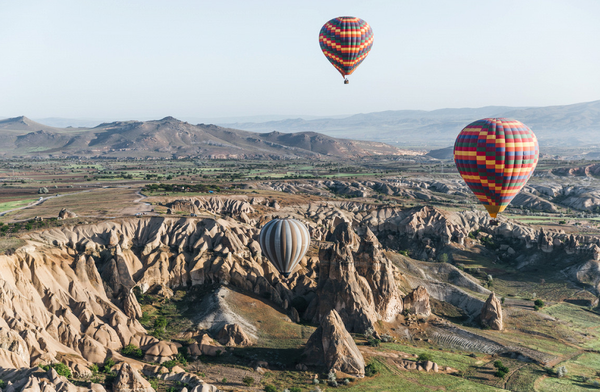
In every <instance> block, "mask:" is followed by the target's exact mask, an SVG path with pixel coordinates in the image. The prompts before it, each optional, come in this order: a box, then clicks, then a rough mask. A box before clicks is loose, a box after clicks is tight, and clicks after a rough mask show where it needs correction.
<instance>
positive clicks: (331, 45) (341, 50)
mask: <svg viewBox="0 0 600 392" xmlns="http://www.w3.org/2000/svg"><path fill="white" fill-rule="evenodd" d="M319 44H320V45H321V50H322V51H323V53H324V54H325V57H327V60H329V61H330V62H331V64H333V66H334V67H335V69H337V70H338V71H339V72H340V73H341V74H342V76H343V77H344V84H348V83H349V81H348V79H347V78H346V76H348V75H351V74H352V72H354V70H355V69H356V67H358V66H359V65H360V63H362V62H363V60H364V59H365V58H366V57H367V55H368V54H369V51H370V50H371V46H373V29H371V26H369V24H368V23H367V22H365V21H364V20H362V19H360V18H354V17H352V16H341V17H339V18H335V19H331V20H330V21H329V22H327V23H325V25H324V26H323V27H322V28H321V32H320V33H319Z"/></svg>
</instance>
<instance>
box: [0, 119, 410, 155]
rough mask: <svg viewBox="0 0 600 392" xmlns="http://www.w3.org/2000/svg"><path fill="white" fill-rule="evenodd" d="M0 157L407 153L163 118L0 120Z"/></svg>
mask: <svg viewBox="0 0 600 392" xmlns="http://www.w3.org/2000/svg"><path fill="white" fill-rule="evenodd" d="M0 140H2V143H0V156H4V157H13V156H53V157H68V156H73V157H106V158H109V157H112V158H147V157H150V158H182V157H203V158H217V159H218V158H230V159H236V158H262V159H293V158H315V159H319V158H326V157H332V158H344V157H362V156H370V155H401V154H404V153H408V154H411V152H410V151H402V150H400V149H398V148H396V147H392V146H389V145H387V144H384V143H381V142H372V141H356V140H349V139H338V138H334V137H330V136H325V135H322V134H319V133H315V132H299V133H292V134H290V133H280V132H269V133H254V132H248V131H242V130H237V129H230V128H223V127H220V126H217V125H206V124H198V125H193V124H189V123H187V122H183V121H180V120H177V119H175V118H173V117H166V118H163V119H162V120H156V121H117V122H111V123H103V124H100V125H98V126H96V127H94V128H58V127H51V126H48V125H44V124H40V123H37V122H35V121H32V120H30V119H28V118H27V117H23V116H22V117H15V118H10V119H5V120H0Z"/></svg>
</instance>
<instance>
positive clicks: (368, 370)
mask: <svg viewBox="0 0 600 392" xmlns="http://www.w3.org/2000/svg"><path fill="white" fill-rule="evenodd" d="M377 373H379V370H377V367H376V366H375V364H374V363H372V362H371V363H370V364H368V365H367V366H365V376H367V377H373V376H374V375H376V374H377Z"/></svg>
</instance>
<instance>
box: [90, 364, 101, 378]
mask: <svg viewBox="0 0 600 392" xmlns="http://www.w3.org/2000/svg"><path fill="white" fill-rule="evenodd" d="M90 370H91V371H92V375H94V376H95V375H96V374H98V372H99V371H100V369H98V365H96V364H95V363H93V364H92V366H90Z"/></svg>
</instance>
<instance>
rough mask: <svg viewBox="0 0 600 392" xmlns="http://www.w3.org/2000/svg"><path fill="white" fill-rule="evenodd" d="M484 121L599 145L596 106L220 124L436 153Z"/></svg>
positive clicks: (564, 143)
mask: <svg viewBox="0 0 600 392" xmlns="http://www.w3.org/2000/svg"><path fill="white" fill-rule="evenodd" d="M485 117H507V118H513V119H516V120H519V121H521V122H523V123H524V124H526V125H527V126H529V127H530V128H531V129H532V130H533V131H534V132H535V134H536V135H537V137H538V139H539V141H540V144H541V145H542V146H560V147H568V146H572V147H576V146H589V145H590V144H598V145H600V140H598V136H600V101H594V102H586V103H578V104H574V105H565V106H547V107H509V106H488V107H483V108H478V109H440V110H433V111H421V110H397V111H385V112H376V113H367V114H356V115H353V116H349V117H346V118H321V119H313V120H306V119H301V118H296V119H287V120H281V121H268V122H243V123H241V122H237V123H222V124H221V123H220V125H222V126H225V127H232V128H237V129H244V130H248V131H254V132H267V131H274V130H277V131H279V132H320V133H323V134H326V135H328V136H333V137H342V136H343V137H348V138H352V139H362V140H373V141H380V142H385V143H392V144H395V145H399V146H403V145H404V146H420V147H432V148H435V147H443V146H448V145H451V144H453V143H454V139H455V138H456V135H457V134H458V133H459V132H460V130H461V129H462V128H464V127H465V126H466V125H467V124H469V123H471V122H473V121H475V120H478V119H481V118H485Z"/></svg>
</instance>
